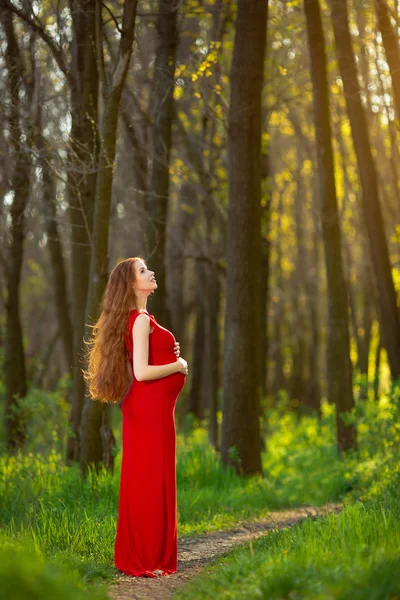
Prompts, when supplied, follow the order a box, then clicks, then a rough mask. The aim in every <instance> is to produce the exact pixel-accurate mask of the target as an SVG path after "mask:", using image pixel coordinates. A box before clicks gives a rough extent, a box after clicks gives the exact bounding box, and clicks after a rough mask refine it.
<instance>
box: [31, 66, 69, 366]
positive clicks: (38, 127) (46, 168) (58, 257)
mask: <svg viewBox="0 0 400 600" xmlns="http://www.w3.org/2000/svg"><path fill="white" fill-rule="evenodd" d="M35 78H36V85H37V86H39V88H41V87H42V86H41V83H42V84H43V81H42V82H41V74H40V71H39V69H38V68H37V67H36V69H35ZM34 140H35V146H36V148H37V151H38V163H39V165H40V168H41V171H42V202H43V208H44V216H45V229H46V233H47V246H48V251H49V257H50V264H51V270H52V278H53V292H54V304H55V309H56V314H57V320H58V327H59V335H60V336H61V339H62V344H63V348H64V355H65V362H66V364H67V368H68V370H69V371H70V372H71V374H72V365H73V362H74V358H73V356H74V352H73V327H72V321H71V318H70V306H69V302H68V287H67V273H66V265H65V261H64V251H63V245H62V240H61V236H60V232H59V229H58V223H57V204H56V191H57V190H56V185H55V181H54V175H53V172H52V168H51V166H50V165H49V161H50V153H51V147H50V144H49V142H48V140H47V139H46V138H45V136H44V135H43V122H42V106H41V102H40V101H39V102H38V104H37V113H36V119H35V131H34Z"/></svg>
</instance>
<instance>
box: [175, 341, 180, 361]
mask: <svg viewBox="0 0 400 600" xmlns="http://www.w3.org/2000/svg"><path fill="white" fill-rule="evenodd" d="M174 352H175V356H176V357H177V358H178V357H179V354H180V352H181V348H180V346H179V342H175V345H174Z"/></svg>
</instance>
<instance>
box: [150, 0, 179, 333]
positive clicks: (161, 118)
mask: <svg viewBox="0 0 400 600" xmlns="http://www.w3.org/2000/svg"><path fill="white" fill-rule="evenodd" d="M178 6H179V3H177V2H176V0H159V16H158V23H157V26H158V33H159V43H158V48H157V55H156V61H155V72H154V77H155V89H154V113H153V126H152V149H151V173H150V187H149V196H148V200H147V210H148V215H149V220H148V223H149V227H148V232H147V235H148V240H147V245H148V252H149V253H150V256H151V263H152V265H153V269H154V270H155V272H156V276H157V285H158V292H157V294H156V295H155V296H154V298H153V300H152V309H153V310H154V311H155V313H156V314H157V315H158V318H159V319H160V321H161V322H162V323H164V324H165V326H166V327H168V326H169V315H168V314H167V308H166V303H165V301H166V290H165V243H166V235H165V234H166V227H167V216H168V203H169V161H170V152H171V134H172V123H173V118H174V96H173V93H174V83H175V60H176V45H177V32H176V21H177V12H178Z"/></svg>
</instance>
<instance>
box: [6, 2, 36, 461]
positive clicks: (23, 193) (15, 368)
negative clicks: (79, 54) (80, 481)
mask: <svg viewBox="0 0 400 600" xmlns="http://www.w3.org/2000/svg"><path fill="white" fill-rule="evenodd" d="M0 19H1V24H2V27H3V29H4V33H5V37H6V42H7V47H6V49H5V52H4V57H5V64H6V68H7V84H8V90H9V98H10V103H9V112H8V122H9V131H10V137H9V152H11V155H12V160H11V161H10V164H12V165H13V168H12V171H11V174H10V179H9V189H10V190H12V192H13V201H12V204H11V207H10V215H11V226H10V235H9V238H10V243H9V247H8V252H7V254H8V256H7V260H6V264H5V265H4V269H5V274H6V285H7V295H6V302H5V309H6V318H5V320H6V335H5V353H4V371H5V388H6V402H5V411H4V416H5V437H6V448H7V451H8V452H9V453H10V454H13V453H15V452H16V451H18V450H19V449H22V447H23V445H24V442H25V439H26V422H25V419H24V418H23V415H22V414H20V413H19V410H18V409H19V405H20V404H19V400H20V399H21V398H23V397H24V396H25V395H26V393H27V382H26V368H25V354H24V347H23V340H22V327H21V318H20V283H21V269H22V262H23V252H24V239H25V209H26V207H27V204H28V200H29V192H30V177H31V166H32V162H31V154H32V153H31V148H30V145H31V143H32V137H31V124H30V123H28V124H27V129H28V131H23V129H22V125H21V119H22V116H21V100H20V94H19V92H20V89H21V88H25V92H28V93H27V96H28V102H29V100H31V98H29V96H31V93H30V92H29V90H28V89H27V88H28V85H29V83H27V73H26V67H25V64H24V62H23V57H22V55H21V53H20V49H19V47H18V42H17V38H16V35H15V31H14V26H13V16H12V13H11V11H10V10H9V9H8V8H7V7H6V6H5V3H4V2H3V1H1V2H0ZM28 106H29V105H28ZM29 108H30V106H29ZM23 134H24V135H25V136H26V140H25V141H24V140H23Z"/></svg>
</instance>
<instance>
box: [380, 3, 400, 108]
mask: <svg viewBox="0 0 400 600" xmlns="http://www.w3.org/2000/svg"><path fill="white" fill-rule="evenodd" d="M375 10H376V16H377V18H378V27H379V29H380V32H381V35H382V43H383V47H384V48H385V54H386V61H387V63H388V65H389V69H390V77H391V78H392V89H393V98H394V104H395V107H396V113H397V119H398V120H400V52H399V40H398V35H397V33H396V31H395V29H394V28H393V27H392V24H391V22H390V16H389V11H388V9H387V4H386V0H375Z"/></svg>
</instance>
